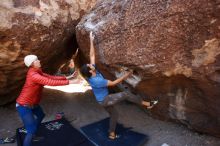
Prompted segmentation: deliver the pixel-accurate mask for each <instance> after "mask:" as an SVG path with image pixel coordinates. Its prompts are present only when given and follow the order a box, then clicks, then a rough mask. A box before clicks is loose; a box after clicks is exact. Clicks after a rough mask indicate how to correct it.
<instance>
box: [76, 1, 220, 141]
mask: <svg viewBox="0 0 220 146" xmlns="http://www.w3.org/2000/svg"><path fill="white" fill-rule="evenodd" d="M219 14H220V1H219V0H174V1H170V0H155V1H151V0H147V1H146V0H140V1H134V0H126V1H114V0H109V1H105V2H100V3H98V4H97V5H96V6H95V7H94V8H93V9H92V11H91V12H90V13H89V14H88V15H86V16H85V17H83V19H82V20H81V22H80V23H79V24H78V25H77V32H76V34H77V41H78V43H79V46H80V49H81V51H82V52H83V54H85V55H84V56H85V57H86V58H87V59H88V55H89V54H88V52H89V37H88V36H89V31H93V32H94V33H95V35H96V37H95V46H96V56H97V58H98V59H97V64H98V66H99V67H100V69H101V71H103V72H104V74H105V75H106V76H109V74H108V75H107V74H106V73H111V76H109V77H110V78H111V77H113V76H118V75H119V73H118V69H120V68H123V67H128V68H131V69H134V75H133V77H131V78H130V79H128V80H127V82H128V83H129V84H130V85H131V86H133V89H135V91H136V92H138V93H139V94H141V95H144V96H145V97H148V98H146V99H148V100H150V99H155V97H157V98H158V99H159V104H158V105H157V106H156V107H155V108H153V109H152V110H151V112H152V115H153V116H154V117H157V118H160V119H164V120H171V121H177V122H180V123H183V124H185V125H187V126H188V127H189V128H192V129H195V130H197V131H200V132H203V133H209V134H211V135H215V136H218V137H220V118H219V115H220V106H219V105H220V55H219V54H220V15H219ZM85 42H87V43H85Z"/></svg>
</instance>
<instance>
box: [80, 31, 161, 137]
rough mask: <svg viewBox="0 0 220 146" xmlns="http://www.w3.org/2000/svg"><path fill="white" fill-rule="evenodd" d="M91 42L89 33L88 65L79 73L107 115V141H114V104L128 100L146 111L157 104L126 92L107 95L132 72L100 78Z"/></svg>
mask: <svg viewBox="0 0 220 146" xmlns="http://www.w3.org/2000/svg"><path fill="white" fill-rule="evenodd" d="M93 40H94V35H93V33H92V32H90V64H84V65H83V66H82V67H81V68H80V73H81V74H82V76H83V77H84V78H85V79H86V80H87V81H88V83H89V84H90V85H91V87H92V90H93V93H94V95H95V97H96V100H97V102H98V103H99V104H100V105H101V106H103V107H104V109H105V110H106V111H107V112H108V113H109V115H110V125H109V131H108V132H109V135H108V137H109V139H112V140H114V139H115V138H117V137H118V136H117V135H116V133H115V128H116V124H117V120H118V112H117V111H116V109H115V107H114V105H115V104H116V103H119V102H121V101H123V100H128V101H131V102H133V103H136V104H139V105H142V106H144V107H146V108H147V109H150V108H152V107H153V106H154V105H155V104H156V103H157V101H150V102H147V101H144V100H142V99H141V98H139V97H136V96H135V95H134V94H132V93H130V92H128V91H126V92H125V91H124V92H119V93H115V94H109V91H108V87H109V86H115V85H117V84H119V83H120V82H122V81H123V80H125V79H127V78H128V77H129V76H131V75H132V73H133V72H132V71H129V72H127V73H126V74H124V75H123V76H121V77H120V78H118V79H116V80H114V81H111V80H107V79H105V78H104V77H103V76H102V74H101V73H100V72H99V71H98V70H97V69H96V66H95V48H94V44H93Z"/></svg>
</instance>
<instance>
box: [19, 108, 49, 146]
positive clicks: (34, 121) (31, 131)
mask: <svg viewBox="0 0 220 146" xmlns="http://www.w3.org/2000/svg"><path fill="white" fill-rule="evenodd" d="M17 111H18V113H19V116H20V117H21V119H22V121H23V124H24V127H25V129H26V130H27V135H26V136H25V139H24V146H31V141H32V138H33V136H34V135H35V134H36V132H37V129H38V127H39V125H40V123H41V121H42V120H43V118H44V116H45V114H44V112H43V110H42V108H41V107H40V106H39V105H38V106H36V107H34V108H30V107H26V106H21V105H19V106H17Z"/></svg>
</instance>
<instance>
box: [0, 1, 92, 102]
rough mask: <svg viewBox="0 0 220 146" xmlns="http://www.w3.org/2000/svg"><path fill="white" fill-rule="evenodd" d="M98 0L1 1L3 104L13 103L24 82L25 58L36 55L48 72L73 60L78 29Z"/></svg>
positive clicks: (0, 81)
mask: <svg viewBox="0 0 220 146" xmlns="http://www.w3.org/2000/svg"><path fill="white" fill-rule="evenodd" d="M95 3H96V0H83V1H82V0H81V1H79V0H63V1H58V0H1V2H0V18H1V21H0V105H2V104H5V103H7V102H10V101H13V100H14V99H15V98H16V97H17V96H18V93H19V92H20V88H21V87H22V85H23V83H24V79H25V76H26V71H27V68H26V67H25V66H24V63H23V58H24V56H25V55H27V54H36V55H37V56H38V57H39V59H40V60H41V63H42V64H43V67H44V69H45V70H46V71H54V70H55V68H57V66H58V65H59V64H60V63H61V62H64V61H65V60H66V59H67V58H70V57H71V55H72V54H73V53H74V51H75V49H76V47H77V43H76V41H75V42H74V40H75V35H74V34H75V26H76V25H77V23H78V22H79V20H80V18H81V17H82V15H83V14H84V13H85V12H86V11H88V10H89V9H90V8H91V7H92V6H93V5H94V4H95Z"/></svg>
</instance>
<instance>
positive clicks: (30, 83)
mask: <svg viewBox="0 0 220 146" xmlns="http://www.w3.org/2000/svg"><path fill="white" fill-rule="evenodd" d="M68 84H69V81H68V80H67V79H66V78H65V77H62V76H51V75H48V74H45V73H43V72H42V70H41V69H36V68H33V67H31V68H30V69H29V70H28V72H27V76H26V81H25V84H24V86H23V89H22V91H21V93H20V95H19V96H18V98H17V100H16V102H17V103H19V104H21V105H36V104H38V103H39V102H40V100H41V94H42V89H43V86H44V85H49V86H59V85H68Z"/></svg>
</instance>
